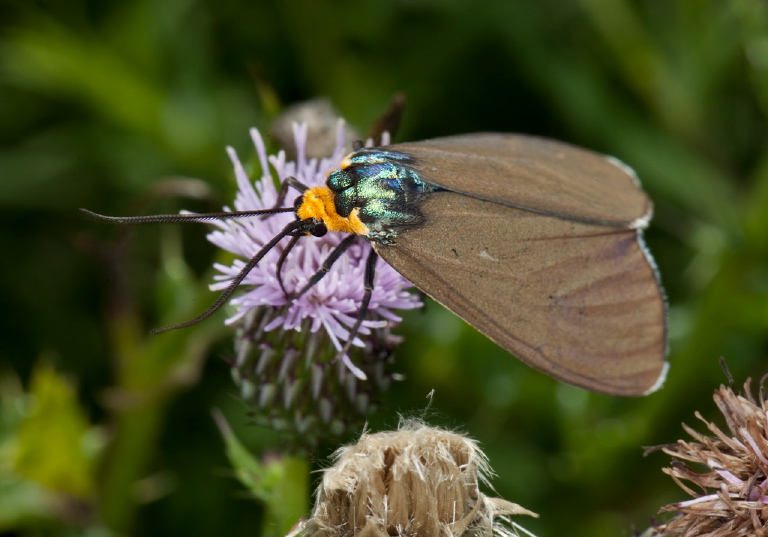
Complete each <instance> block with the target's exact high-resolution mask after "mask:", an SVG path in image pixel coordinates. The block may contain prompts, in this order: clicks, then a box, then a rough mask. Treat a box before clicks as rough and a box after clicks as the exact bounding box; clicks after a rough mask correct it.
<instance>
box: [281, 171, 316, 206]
mask: <svg viewBox="0 0 768 537" xmlns="http://www.w3.org/2000/svg"><path fill="white" fill-rule="evenodd" d="M289 188H295V189H296V190H298V191H299V192H301V193H302V194H303V193H304V192H306V191H307V190H309V187H308V186H307V185H305V184H304V183H302V182H300V181H299V180H298V179H296V178H295V177H294V176H292V175H290V176H288V177H286V178H285V180H284V181H283V182H282V183H281V184H280V191H279V192H278V193H277V201H276V202H275V207H280V206H282V205H283V204H284V203H285V197H286V196H287V195H288V189H289Z"/></svg>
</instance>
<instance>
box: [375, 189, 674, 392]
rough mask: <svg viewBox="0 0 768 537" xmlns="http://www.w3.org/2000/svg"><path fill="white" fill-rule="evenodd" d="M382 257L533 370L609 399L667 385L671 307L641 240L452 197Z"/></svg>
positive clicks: (635, 234)
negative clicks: (668, 311) (668, 313)
mask: <svg viewBox="0 0 768 537" xmlns="http://www.w3.org/2000/svg"><path fill="white" fill-rule="evenodd" d="M421 210H422V213H423V214H424V216H425V217H426V219H425V224H424V225H423V226H422V227H420V228H415V229H410V230H408V231H404V232H402V233H401V234H400V235H399V236H398V237H397V240H396V242H395V243H394V244H391V245H383V244H378V243H376V242H373V243H372V244H373V247H374V248H375V249H376V252H377V253H378V254H379V255H380V256H381V257H383V258H384V260H386V261H387V262H388V263H390V264H391V265H392V266H393V267H394V268H395V269H397V270H398V271H400V272H401V273H403V274H406V275H407V277H408V279H409V280H410V281H412V282H413V283H414V284H415V285H416V286H417V287H418V288H420V289H421V290H423V291H424V292H426V293H427V294H428V295H430V296H431V297H433V298H434V299H435V300H437V301H438V302H440V303H442V304H443V305H444V306H446V307H447V308H448V309H450V310H451V311H453V312H454V313H456V314H457V315H459V316H460V317H462V318H463V319H464V320H466V321H467V322H468V323H470V324H471V325H473V326H474V327H476V328H478V329H479V330H480V331H481V332H483V333H484V334H485V335H487V336H488V337H489V338H490V339H492V340H493V341H495V342H496V343H498V344H499V345H501V346H502V347H503V348H505V349H506V350H508V351H509V352H511V353H512V354H514V355H515V356H517V357H518V358H519V359H520V360H522V361H523V362H525V363H527V364H528V365H530V366H532V367H534V368H536V369H539V370H541V371H543V372H545V373H547V374H549V375H551V376H552V377H555V378H557V379H559V380H562V381H564V382H567V383H570V384H574V385H576V386H580V387H582V388H586V389H589V390H593V391H596V392H602V393H607V394H612V395H624V396H633V395H642V394H645V393H649V392H650V391H653V390H654V389H656V388H657V387H658V386H659V385H660V384H661V382H662V381H663V376H664V373H665V369H666V366H665V356H666V322H665V304H664V299H663V297H662V291H661V287H660V285H659V281H658V277H657V274H656V271H655V270H654V267H653V265H652V262H651V261H650V259H649V257H648V255H647V254H646V252H645V250H644V249H643V245H642V242H641V241H642V239H641V237H640V235H639V233H640V232H639V231H636V230H633V229H622V228H613V227H605V226H599V225H593V224H585V223H582V222H576V221H573V220H567V219H562V218H558V217H550V216H542V215H541V214H536V213H532V212H530V211H524V210H520V209H515V208H511V207H508V206H505V205H500V204H498V203H491V202H487V201H483V200H478V199H475V198H471V197H468V196H464V195H461V194H456V193H453V192H438V193H435V194H432V195H431V196H429V197H427V198H426V200H425V201H424V203H423V204H422V206H421Z"/></svg>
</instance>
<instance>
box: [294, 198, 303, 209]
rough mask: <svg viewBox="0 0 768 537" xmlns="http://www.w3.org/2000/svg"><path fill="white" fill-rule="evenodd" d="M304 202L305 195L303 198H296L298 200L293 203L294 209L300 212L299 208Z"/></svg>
mask: <svg viewBox="0 0 768 537" xmlns="http://www.w3.org/2000/svg"><path fill="white" fill-rule="evenodd" d="M303 202H304V196H303V195H301V196H299V197H298V198H296V199H295V200H294V202H293V208H294V209H295V210H297V211H298V210H299V207H301V204H302V203H303Z"/></svg>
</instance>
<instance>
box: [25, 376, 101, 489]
mask: <svg viewBox="0 0 768 537" xmlns="http://www.w3.org/2000/svg"><path fill="white" fill-rule="evenodd" d="M30 394H31V396H32V404H31V408H30V412H29V414H28V415H27V417H26V418H24V420H23V421H22V422H21V423H20V425H19V430H18V441H17V445H16V452H15V457H14V460H13V469H14V470H15V471H16V472H17V473H18V474H20V475H21V476H23V477H25V478H27V479H29V480H31V481H35V482H37V483H39V484H41V485H43V486H44V487H46V488H48V489H51V490H53V491H55V492H60V493H65V494H69V495H72V496H76V497H79V498H87V497H89V496H91V494H92V493H93V491H94V484H95V483H94V474H93V471H94V462H95V455H96V453H95V452H96V451H97V450H96V449H94V442H93V440H94V435H93V433H92V430H91V427H90V425H89V423H88V420H87V418H86V415H85V412H84V411H83V410H82V408H80V406H79V404H78V401H77V395H76V393H75V389H74V387H73V386H72V384H71V383H70V382H69V381H67V379H65V378H64V377H63V376H62V375H60V374H59V373H57V372H56V371H55V370H54V369H53V367H51V366H50V365H48V364H42V365H38V366H37V367H36V369H35V371H34V372H33V375H32V383H31V390H30Z"/></svg>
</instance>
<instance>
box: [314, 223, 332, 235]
mask: <svg viewBox="0 0 768 537" xmlns="http://www.w3.org/2000/svg"><path fill="white" fill-rule="evenodd" d="M309 232H310V233H311V234H312V236H314V237H322V236H323V235H325V234H326V233H328V228H327V227H325V224H323V223H322V222H318V223H317V224H315V225H313V226H312V229H310V230H309Z"/></svg>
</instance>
